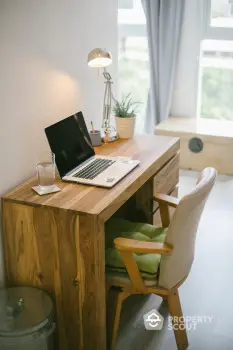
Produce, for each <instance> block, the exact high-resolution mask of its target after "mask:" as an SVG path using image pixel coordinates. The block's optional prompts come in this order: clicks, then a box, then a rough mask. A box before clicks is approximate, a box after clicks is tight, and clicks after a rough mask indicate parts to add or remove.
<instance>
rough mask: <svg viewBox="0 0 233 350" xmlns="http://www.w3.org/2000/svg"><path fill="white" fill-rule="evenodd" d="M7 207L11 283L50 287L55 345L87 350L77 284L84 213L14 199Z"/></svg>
mask: <svg viewBox="0 0 233 350" xmlns="http://www.w3.org/2000/svg"><path fill="white" fill-rule="evenodd" d="M2 210H3V217H2V219H3V220H2V221H3V234H4V245H5V262H6V278H7V285H8V286H17V285H21V286H34V287H38V288H41V289H44V290H46V291H47V292H49V293H50V294H51V296H52V297H53V299H54V301H55V305H56V322H57V330H58V335H59V347H56V348H59V349H62V350H68V349H75V348H78V349H79V348H80V349H83V347H82V332H81V331H82V327H81V312H80V297H81V295H80V294H81V292H80V288H79V284H77V283H76V278H77V276H78V271H77V269H78V268H79V260H78V258H77V255H78V253H77V250H76V249H77V245H76V237H77V235H78V234H79V232H78V228H79V218H78V217H77V216H76V215H74V214H73V213H71V212H66V211H63V210H57V209H56V210H54V209H49V208H45V207H43V208H42V207H41V208H40V207H37V208H34V207H30V206H25V205H22V204H16V203H11V202H10V201H3V208H2ZM76 231H77V232H76ZM75 232H76V234H75Z"/></svg>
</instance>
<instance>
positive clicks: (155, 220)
mask: <svg viewBox="0 0 233 350" xmlns="http://www.w3.org/2000/svg"><path fill="white" fill-rule="evenodd" d="M169 195H170V196H172V197H178V186H176V187H175V188H174V189H173V191H172V192H171V193H169ZM155 210H156V211H155V213H154V215H153V225H155V226H160V227H161V226H162V220H161V215H160V210H159V207H158V204H156V205H155ZM168 210H169V217H170V219H171V218H172V216H173V214H174V212H175V209H174V208H172V207H169V208H168Z"/></svg>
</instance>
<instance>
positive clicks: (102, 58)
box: [87, 48, 112, 68]
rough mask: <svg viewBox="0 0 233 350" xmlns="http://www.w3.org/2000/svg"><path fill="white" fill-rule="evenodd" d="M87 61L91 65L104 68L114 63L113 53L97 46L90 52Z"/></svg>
mask: <svg viewBox="0 0 233 350" xmlns="http://www.w3.org/2000/svg"><path fill="white" fill-rule="evenodd" d="M87 63H88V66H90V67H95V68H104V67H107V66H109V65H110V64H111V63H112V55H111V53H110V52H108V51H105V50H103V49H100V48H96V49H94V50H92V51H91V52H89V54H88V59H87Z"/></svg>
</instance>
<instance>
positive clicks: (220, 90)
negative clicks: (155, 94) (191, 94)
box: [199, 0, 233, 121]
mask: <svg viewBox="0 0 233 350" xmlns="http://www.w3.org/2000/svg"><path fill="white" fill-rule="evenodd" d="M207 4H208V7H207V12H206V13H207V16H206V30H205V33H204V40H203V41H202V43H201V57H200V84H199V86H200V91H199V96H200V100H199V115H200V117H202V118H212V119H219V120H231V121H233V0H212V1H210V0H207Z"/></svg>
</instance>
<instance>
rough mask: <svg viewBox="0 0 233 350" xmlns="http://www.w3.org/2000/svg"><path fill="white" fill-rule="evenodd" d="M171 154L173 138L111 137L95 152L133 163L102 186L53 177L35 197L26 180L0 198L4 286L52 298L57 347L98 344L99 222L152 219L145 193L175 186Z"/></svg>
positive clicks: (97, 349)
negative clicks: (53, 187) (46, 191)
mask: <svg viewBox="0 0 233 350" xmlns="http://www.w3.org/2000/svg"><path fill="white" fill-rule="evenodd" d="M178 151H179V140H178V139H177V138H171V137H163V136H140V137H135V139H133V140H126V141H118V142H115V143H112V144H109V145H104V146H101V147H99V148H97V149H96V152H97V153H98V154H105V155H106V154H108V155H111V156H117V155H119V156H131V157H133V158H135V159H139V160H140V162H141V163H140V166H139V167H137V168H136V169H135V170H134V171H132V172H131V173H130V174H129V175H128V176H127V177H126V178H125V179H123V180H122V181H121V182H120V183H118V184H117V185H116V186H115V187H114V188H112V189H110V190H109V189H103V188H96V187H91V186H84V185H77V184H72V183H65V182H59V186H60V187H61V188H62V191H61V192H58V193H55V194H51V195H46V196H42V197H40V196H38V195H37V194H36V193H35V192H33V190H32V189H31V187H32V186H34V185H35V183H36V179H35V178H32V179H29V180H28V181H26V182H25V183H24V184H22V185H20V186H18V187H17V188H15V189H14V190H13V191H11V192H10V193H8V194H6V195H5V196H4V197H3V199H2V210H3V213H2V215H3V217H2V222H3V232H4V242H5V260H6V275H7V281H8V285H31V286H38V287H39V288H42V289H45V290H47V291H49V292H50V293H51V294H52V295H53V296H54V300H55V301H56V311H57V326H58V334H59V344H60V345H59V349H60V350H76V349H77V350H78V349H79V350H83V349H85V350H104V349H106V318H105V313H106V309H105V259H104V256H105V251H104V224H105V222H106V221H107V220H108V219H109V218H110V217H111V216H112V215H113V214H115V213H116V215H121V216H123V217H126V218H130V217H131V218H132V219H133V218H134V219H136V220H139V218H140V220H144V221H147V222H152V220H153V214H152V211H153V202H152V195H153V191H163V192H166V193H170V192H172V191H173V190H174V188H175V186H176V184H177V183H178V176H179V174H178V172H179V170H178V167H179V155H178V154H177V152H178ZM154 187H156V188H155V189H154ZM119 209H120V210H119Z"/></svg>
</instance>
